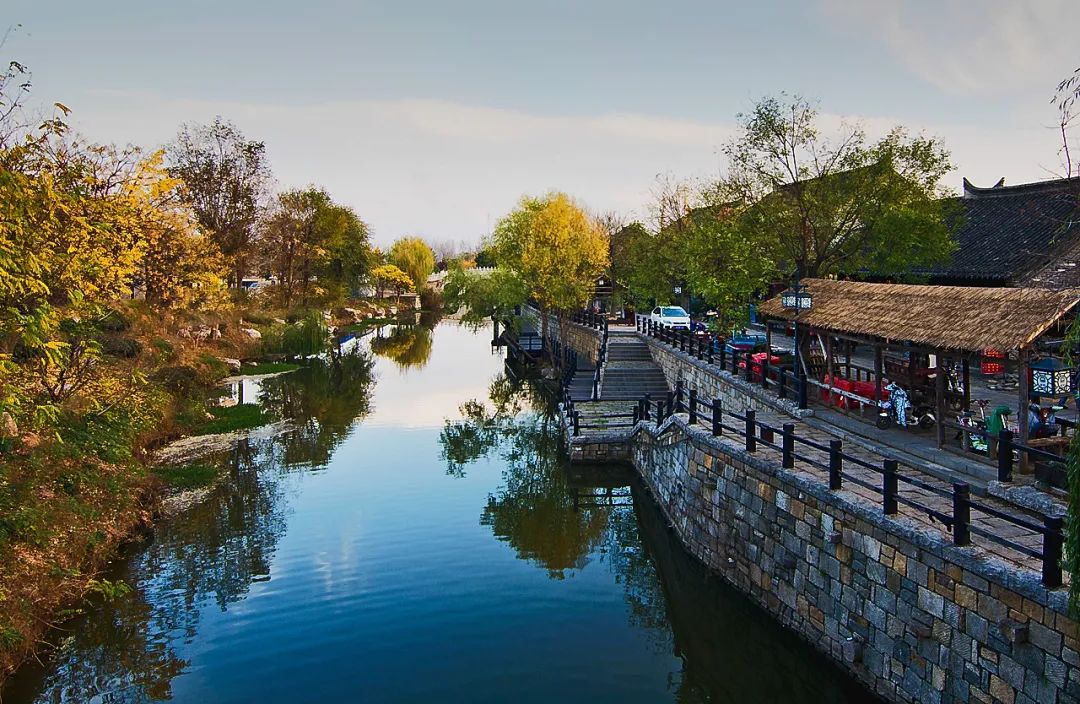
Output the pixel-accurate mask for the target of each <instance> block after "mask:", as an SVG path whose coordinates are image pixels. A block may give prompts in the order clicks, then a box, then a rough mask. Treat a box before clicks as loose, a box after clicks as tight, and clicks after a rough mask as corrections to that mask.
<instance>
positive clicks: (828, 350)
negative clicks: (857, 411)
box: [825, 333, 847, 407]
mask: <svg viewBox="0 0 1080 704" xmlns="http://www.w3.org/2000/svg"><path fill="white" fill-rule="evenodd" d="M825 374H826V375H828V377H829V404H830V405H831V404H832V402H833V387H834V386H836V370H835V369H834V368H833V354H832V335H830V334H828V333H825ZM840 398H841V399H842V400H841V401H840V402H841V403H842V404H843V405H844V406H845V407H846V406H847V403H846V401H847V399H845V398H844V397H843V396H841V397H840Z"/></svg>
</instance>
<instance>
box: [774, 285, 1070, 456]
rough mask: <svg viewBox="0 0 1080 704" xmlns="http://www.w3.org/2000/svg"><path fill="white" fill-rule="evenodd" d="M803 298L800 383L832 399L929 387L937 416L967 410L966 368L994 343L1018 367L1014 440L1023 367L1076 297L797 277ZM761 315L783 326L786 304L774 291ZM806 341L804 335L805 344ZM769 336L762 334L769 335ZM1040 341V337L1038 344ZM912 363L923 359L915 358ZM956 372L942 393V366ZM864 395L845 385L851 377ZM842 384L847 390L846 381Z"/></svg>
mask: <svg viewBox="0 0 1080 704" xmlns="http://www.w3.org/2000/svg"><path fill="white" fill-rule="evenodd" d="M802 284H803V285H804V286H805V290H806V291H807V292H808V293H809V294H810V296H811V297H812V305H811V307H810V309H809V310H800V311H799V316H798V329H799V337H800V344H801V346H800V350H801V351H802V353H803V354H802V355H801V356H802V359H803V368H804V371H805V372H806V374H807V379H808V381H809V382H810V383H811V384H813V385H815V386H818V387H821V388H822V389H823V393H827V394H828V397H829V398H830V399H831V398H833V397H837V398H840V397H847V398H849V399H851V401H852V402H853V403H858V404H860V405H861V404H866V405H869V406H871V407H874V406H876V403H877V402H876V399H880V398H882V385H883V383H885V379H891V380H894V381H898V382H899V384H900V385H901V386H907V388H908V390H909V392H910V391H911V390H912V388H913V387H919V386H922V387H923V388H925V389H927V390H928V391H929V399H932V401H931V402H932V404H933V407H934V408H935V410H936V415H937V418H938V419H939V420H943V419H944V418H945V413H946V408H947V407H949V406H951V407H952V408H954V409H957V410H960V409H962V410H964V411H967V410H969V407H970V403H971V392H970V389H971V385H970V366H971V363H972V362H976V363H977V362H978V360H979V358H980V356H981V355H982V353H983V352H984V351H985V350H997V351H1000V352H1002V353H1005V355H1006V356H1007V357H1008V358H1009V359H1010V360H1015V361H1016V364H1017V367H1018V373H1019V389H1018V400H1019V410H1020V413H1019V414H1018V421H1019V436H1020V437H1019V438H1018V439H1019V440H1020V442H1026V441H1027V439H1028V422H1027V413H1026V408H1027V406H1028V403H1029V400H1028V399H1029V397H1030V375H1029V368H1028V365H1029V364H1030V363H1032V362H1034V361H1035V360H1036V359H1037V358H1038V357H1039V356H1046V350H1047V349H1048V346H1047V345H1046V344H1045V343H1046V342H1047V338H1051V337H1057V339H1058V341H1059V342H1060V339H1061V338H1062V337H1063V336H1064V329H1065V326H1066V325H1067V323H1068V320H1069V319H1071V316H1072V315H1073V311H1074V309H1075V308H1076V306H1077V303H1078V302H1080V290H1077V289H1065V290H1049V289H1039V288H978V287H969V286H925V285H911V284H883V283H865V282H859V281H833V280H829V279H804V280H803V281H802ZM758 311H759V315H760V316H762V317H763V318H765V319H766V321H765V322H766V330H767V331H770V332H769V334H770V337H771V329H772V326H770V325H769V321H770V320H771V321H781V322H783V323H789V322H790V321H792V320H794V318H795V311H794V310H792V309H787V308H784V306H783V304H782V302H781V297H780V296H776V297H774V298H771V299H769V300H767V301H765V302H764V303H762V304H761V306H760V307H759V309H758ZM811 340H813V342H811ZM770 343H771V339H770ZM1041 343H1042V344H1041ZM856 346H863V347H869V348H872V349H873V353H874V362H873V367H872V368H868V367H866V366H860V365H858V364H855V363H853V362H852V349H853V348H854V347H856ZM919 360H921V361H922V362H924V364H922V365H920V364H919V363H918V362H919ZM948 363H952V364H957V365H958V366H959V367H960V368H961V369H962V372H961V375H962V381H960V383H959V384H958V386H959V388H960V389H961V391H955V390H953V391H950V389H949V388H948V387H949V386H950V385H949V384H948V382H947V380H946V375H945V374H943V373H939V370H941V369H942V368H943V365H944V364H948ZM851 381H859V382H862V383H861V384H860V385H859V388H862V389H864V391H865V390H866V389H867V384H868V383H869V385H870V388H871V389H873V391H872V392H870V393H864V394H858V393H853V392H852V391H851V390H850V383H843V382H851ZM845 387H847V388H845ZM937 433H938V438H937V440H938V447H941V446H942V445H943V444H944V436H945V428H944V423H941V422H939V423H938V424H937Z"/></svg>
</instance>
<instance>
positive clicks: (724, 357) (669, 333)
mask: <svg viewBox="0 0 1080 704" xmlns="http://www.w3.org/2000/svg"><path fill="white" fill-rule="evenodd" d="M636 327H637V331H638V332H640V333H641V334H643V335H646V336H648V337H651V338H653V339H654V340H657V341H658V342H661V343H663V344H665V345H667V346H669V347H671V348H672V349H673V350H678V351H679V352H685V353H686V354H688V355H690V356H691V357H694V358H696V359H698V360H699V361H702V362H705V363H706V364H709V365H714V366H718V367H719V368H720V369H721V370H722V371H727V372H731V374H732V375H733V376H735V377H736V378H742V379H743V380H745V381H747V382H749V383H752V384H758V385H760V386H761V387H762V388H764V389H766V390H770V389H775V391H776V393H777V395H778V397H779V398H781V399H787V398H789V397H793V398H794V399H795V401H796V403H797V405H798V407H799V408H800V409H803V408H806V407H807V385H808V380H807V379H806V377H805V376H803V375H801V374H797V373H796V371H795V370H794V369H792V368H790V367H789V366H786V365H772V364H771V363H770V361H769V357H770V355H771V354H772V350H768V351H767V354H766V355H765V357H764V358H763V359H762V360H761V361H759V362H755V361H754V359H753V354H754V353H753V352H749V351H735V350H731V351H729V350H728V349H727V346H726V345H725V344H724V339H723V338H721V337H719V336H716V335H713V334H712V333H692V332H690V331H689V330H675V329H673V328H670V327H666V326H664V325H661V324H659V323H657V322H656V321H655V320H652V319H651V318H649V317H648V316H644V315H639V316H638V317H637V319H636Z"/></svg>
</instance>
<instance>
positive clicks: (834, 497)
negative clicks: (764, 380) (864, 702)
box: [577, 415, 1080, 704]
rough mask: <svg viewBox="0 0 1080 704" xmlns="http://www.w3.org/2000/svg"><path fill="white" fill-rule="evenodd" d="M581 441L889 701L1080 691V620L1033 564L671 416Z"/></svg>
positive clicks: (719, 564)
mask: <svg viewBox="0 0 1080 704" xmlns="http://www.w3.org/2000/svg"><path fill="white" fill-rule="evenodd" d="M620 439H621V442H619V440H620ZM605 440H608V441H611V442H610V444H608V446H607V447H606V448H603V449H602V452H601V448H600V445H604V444H605ZM579 443H581V444H580V447H578V448H577V451H578V452H579V453H581V454H582V455H584V456H583V457H582V459H595V460H604V459H609V457H620V456H625V454H627V453H629V455H630V456H631V460H632V462H633V464H634V466H635V467H636V468H637V470H638V472H639V473H640V474H641V476H642V478H643V479H644V481H645V483H646V485H647V486H648V488H649V490H650V491H651V493H652V494H653V496H654V498H655V499H656V501H657V503H658V504H659V505H660V507H661V509H662V510H663V511H664V513H665V514H666V516H667V518H668V520H669V522H670V523H671V525H672V527H673V529H674V530H676V531H677V532H678V534H679V536H680V537H681V538H682V541H683V543H684V544H685V545H686V547H687V548H688V550H689V551H690V552H691V553H692V554H693V555H695V556H696V557H697V558H699V559H700V560H702V561H703V562H704V563H705V564H706V565H707V566H709V567H710V568H712V569H713V570H715V571H716V572H718V573H719V574H721V575H722V576H723V577H724V578H726V579H727V580H728V581H729V582H731V583H732V584H733V585H735V586H736V587H737V588H739V589H741V590H742V591H743V592H745V593H746V594H748V595H749V596H750V597H751V598H753V599H754V600H755V601H756V602H757V603H759V604H760V605H761V606H762V607H763V608H765V609H767V610H768V611H769V612H771V613H772V614H773V615H774V616H775V617H776V618H777V619H778V620H780V621H781V622H782V623H784V624H785V625H787V626H789V627H791V628H793V629H795V630H796V631H797V632H799V633H800V634H801V635H802V636H803V637H805V638H806V639H807V640H808V641H810V642H811V643H814V644H815V645H816V646H818V647H819V648H821V649H823V650H824V651H825V652H826V653H828V654H829V655H831V656H832V657H833V658H834V659H835V660H837V661H838V662H840V663H841V664H843V665H844V666H845V667H846V668H847V669H848V670H850V671H851V672H852V673H853V674H854V675H855V676H856V677H857V678H858V679H860V680H862V681H863V682H864V683H866V685H867V686H868V687H869V688H870V689H872V690H873V691H875V692H877V693H878V694H880V695H882V696H883V697H885V698H886V699H888V700H891V701H903V702H990V701H1000V702H1008V703H1009V704H1034V703H1035V702H1039V703H1040V704H1064V703H1065V702H1078V701H1080V641H1078V640H1077V639H1078V633H1077V623H1076V622H1075V621H1073V620H1072V619H1070V618H1068V616H1067V615H1066V614H1067V607H1066V594H1065V591H1064V590H1062V589H1059V590H1053V591H1051V590H1047V589H1046V588H1045V587H1043V586H1041V584H1040V583H1039V576H1038V575H1037V574H1034V573H1031V572H1025V571H1021V570H1019V569H1015V570H1014V569H1012V568H1010V567H1008V566H1006V565H1004V564H1003V563H1000V562H995V561H991V560H989V559H987V558H986V557H985V553H982V552H981V551H980V550H979V549H978V548H976V547H964V548H957V547H954V546H952V545H951V543H950V542H949V540H948V538H947V537H946V536H944V535H943V534H941V533H938V532H935V531H927V530H923V529H920V528H918V527H915V526H914V524H909V523H908V522H907V521H905V520H904V519H903V518H898V519H897V518H892V517H886V516H884V515H883V514H882V513H881V511H880V508H879V507H878V506H876V505H871V504H870V503H869V502H867V501H866V500H864V499H861V498H859V497H857V496H855V495H854V494H850V493H848V492H845V491H837V492H832V491H829V489H828V485H827V483H826V482H824V481H822V480H821V479H819V478H817V477H815V476H813V475H810V474H807V473H802V472H797V471H794V470H784V469H782V468H781V467H779V466H777V465H774V464H773V463H771V462H770V461H767V460H765V459H763V458H761V457H759V456H755V455H753V454H750V453H747V452H745V449H744V448H742V447H741V445H740V444H738V443H736V442H735V441H733V440H728V439H725V438H724V437H719V438H714V437H712V436H711V434H710V433H708V432H707V431H705V430H703V429H699V428H692V427H690V426H688V425H687V423H686V421H685V419H684V418H682V417H680V416H678V415H676V416H674V417H672V418H669V419H667V420H665V421H664V423H663V424H662V426H661V427H660V428H659V429H658V428H657V427H656V425H655V424H654V423H639V424H638V426H637V427H636V429H635V430H634V431H633V433H632V434H630V435H629V436H628V435H627V434H626V433H623V434H622V435H621V438H620V437H616V436H615V434H613V435H612V437H611V438H603V437H602V436H597V437H589V438H588V439H586V440H584V441H582V439H579ZM602 455H603V456H602ZM586 456H587V457H586Z"/></svg>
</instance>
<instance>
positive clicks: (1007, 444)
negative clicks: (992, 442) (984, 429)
mask: <svg viewBox="0 0 1080 704" xmlns="http://www.w3.org/2000/svg"><path fill="white" fill-rule="evenodd" d="M997 452H998V456H997V465H998V481H999V482H1011V481H1012V478H1013V476H1012V471H1013V434H1012V431H1011V430H1005V429H1002V430H1001V431H1000V432H999V433H998V448H997Z"/></svg>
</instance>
